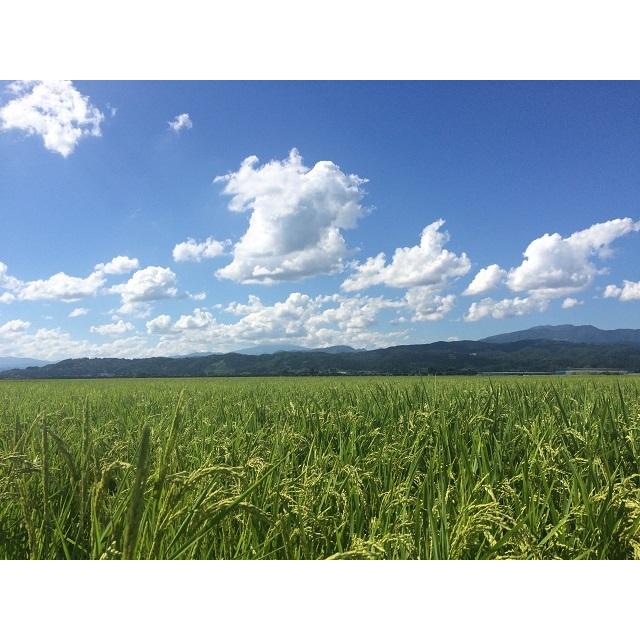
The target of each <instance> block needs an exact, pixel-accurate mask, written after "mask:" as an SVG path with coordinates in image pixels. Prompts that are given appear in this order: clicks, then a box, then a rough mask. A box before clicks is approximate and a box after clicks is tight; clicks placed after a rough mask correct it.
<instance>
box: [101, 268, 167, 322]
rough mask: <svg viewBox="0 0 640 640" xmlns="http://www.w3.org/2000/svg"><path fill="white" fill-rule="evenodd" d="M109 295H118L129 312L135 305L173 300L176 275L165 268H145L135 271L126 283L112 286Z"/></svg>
mask: <svg viewBox="0 0 640 640" xmlns="http://www.w3.org/2000/svg"><path fill="white" fill-rule="evenodd" d="M109 292H110V293H119V294H120V296H121V298H122V304H123V305H131V304H132V303H133V305H134V306H131V307H128V309H129V311H130V312H131V311H133V310H134V309H135V303H147V302H152V301H154V300H162V299H164V298H175V297H176V295H177V294H178V289H177V287H176V274H175V273H174V272H173V271H171V269H168V268H167V267H146V268H145V269H140V271H136V272H135V273H134V274H133V275H132V276H131V278H129V280H127V282H125V283H123V284H117V285H114V286H113V287H111V288H110V289H109Z"/></svg>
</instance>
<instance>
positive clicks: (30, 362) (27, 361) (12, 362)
mask: <svg viewBox="0 0 640 640" xmlns="http://www.w3.org/2000/svg"><path fill="white" fill-rule="evenodd" d="M46 364H50V362H48V361H47V360H36V359H34V358H12V357H3V356H0V371H9V370H10V369H25V368H26V367H42V366H44V365H46Z"/></svg>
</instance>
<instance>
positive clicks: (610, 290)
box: [604, 280, 640, 302]
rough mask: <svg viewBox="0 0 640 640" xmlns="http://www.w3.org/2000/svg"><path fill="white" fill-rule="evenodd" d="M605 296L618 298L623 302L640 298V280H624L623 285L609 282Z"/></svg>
mask: <svg viewBox="0 0 640 640" xmlns="http://www.w3.org/2000/svg"><path fill="white" fill-rule="evenodd" d="M604 297H605V298H618V300H621V301H622V302H629V301H631V300H640V282H633V281H631V280H624V282H623V285H622V287H618V286H616V285H614V284H609V285H607V286H606V288H605V290H604Z"/></svg>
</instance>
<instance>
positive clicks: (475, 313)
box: [464, 296, 549, 322]
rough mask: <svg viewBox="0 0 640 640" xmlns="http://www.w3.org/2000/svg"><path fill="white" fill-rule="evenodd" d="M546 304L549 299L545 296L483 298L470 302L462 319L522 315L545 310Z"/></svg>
mask: <svg viewBox="0 0 640 640" xmlns="http://www.w3.org/2000/svg"><path fill="white" fill-rule="evenodd" d="M548 306H549V300H548V299H547V298H541V297H537V296H528V297H525V298H518V297H516V298H505V299H503V300H493V299H492V298H484V299H483V300H480V301H479V302H474V303H472V304H471V306H470V307H469V310H468V311H467V313H466V315H465V316H464V319H465V321H467V322H476V321H477V320H481V319H482V318H486V317H491V318H494V319H496V320H502V319H503V318H508V317H510V316H523V315H527V314H529V313H534V312H542V311H546V310H547V307H548Z"/></svg>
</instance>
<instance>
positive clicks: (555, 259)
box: [507, 218, 640, 298]
mask: <svg viewBox="0 0 640 640" xmlns="http://www.w3.org/2000/svg"><path fill="white" fill-rule="evenodd" d="M639 230H640V222H634V221H633V220H632V219H631V218H616V219H614V220H608V221H606V222H601V223H598V224H594V225H592V226H591V227H589V228H587V229H583V230H582V231H576V232H575V233H573V234H571V235H570V236H569V237H567V238H563V237H562V236H561V235H560V234H558V233H553V234H548V233H545V234H544V235H543V236H541V237H540V238H536V239H535V240H534V241H533V242H531V244H529V246H528V247H527V249H526V250H525V252H524V258H525V259H524V261H523V262H522V264H521V265H520V266H518V267H516V268H514V269H511V271H510V272H509V274H508V276H507V285H508V286H509V288H510V289H511V290H512V291H515V292H522V291H526V292H528V293H535V294H537V295H539V296H544V297H548V298H555V297H564V296H566V295H568V294H571V293H575V292H577V291H581V290H583V289H585V288H586V287H588V286H589V285H590V284H591V283H592V282H593V279H594V278H595V276H596V275H599V274H601V273H603V271H602V269H599V268H598V266H597V265H596V264H595V262H594V260H595V259H596V258H597V259H601V260H602V259H606V258H608V257H609V256H610V255H611V248H610V245H611V244H612V243H613V242H614V241H615V240H616V239H618V238H620V237H622V236H624V235H626V234H628V233H631V232H633V231H639Z"/></svg>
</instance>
